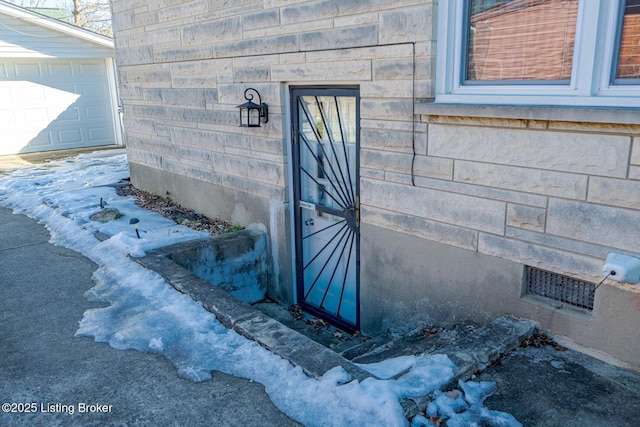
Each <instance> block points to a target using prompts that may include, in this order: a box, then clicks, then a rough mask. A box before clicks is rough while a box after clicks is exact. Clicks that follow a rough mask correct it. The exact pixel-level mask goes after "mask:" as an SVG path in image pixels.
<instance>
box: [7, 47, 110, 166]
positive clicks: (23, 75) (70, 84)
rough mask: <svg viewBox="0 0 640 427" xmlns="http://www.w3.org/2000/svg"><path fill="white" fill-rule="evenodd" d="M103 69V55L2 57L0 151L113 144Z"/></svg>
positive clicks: (10, 151)
mask: <svg viewBox="0 0 640 427" xmlns="http://www.w3.org/2000/svg"><path fill="white" fill-rule="evenodd" d="M106 75H107V73H106V69H105V63H104V61H103V60H92V59H15V60H14V59H3V60H2V62H1V63H0V111H6V110H8V111H11V114H3V118H2V119H1V120H0V122H1V123H3V125H4V127H5V128H6V129H5V131H4V132H3V139H2V141H1V142H0V154H14V153H19V152H20V153H27V152H33V151H46V150H56V149H63V148H80V147H91V146H98V145H108V144H115V143H116V138H115V134H114V131H115V123H116V122H115V121H114V120H115V117H114V111H113V108H114V107H112V105H111V104H112V102H111V95H110V89H109V83H108V81H107V80H106ZM2 76H4V77H2ZM5 135H12V137H11V138H10V139H9V138H6V137H5Z"/></svg>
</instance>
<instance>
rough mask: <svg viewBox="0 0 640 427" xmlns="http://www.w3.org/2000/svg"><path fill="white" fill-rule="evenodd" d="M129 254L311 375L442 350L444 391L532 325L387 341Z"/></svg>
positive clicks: (408, 410) (496, 325)
mask: <svg viewBox="0 0 640 427" xmlns="http://www.w3.org/2000/svg"><path fill="white" fill-rule="evenodd" d="M134 259H135V261H137V262H138V263H140V264H141V265H142V266H144V267H146V268H149V269H151V270H154V271H156V272H158V273H159V274H160V275H162V276H163V277H164V278H165V279H166V280H167V282H168V283H170V284H171V285H172V286H173V287H174V288H175V289H177V290H178V291H180V292H182V293H185V294H187V295H189V296H191V297H192V298H193V299H194V300H196V301H199V302H201V303H202V305H203V306H204V307H205V308H206V309H207V310H209V311H210V312H212V313H213V314H215V316H216V317H217V318H218V320H219V321H220V322H221V323H222V324H224V325H225V326H226V327H227V328H229V329H233V330H235V331H236V332H238V333H240V334H241V335H243V336H245V337H247V338H249V339H251V340H253V341H256V342H258V343H259V344H260V345H262V346H263V347H265V348H267V349H269V350H271V351H272V352H274V353H275V354H278V355H279V356H281V357H282V358H284V359H286V360H288V361H289V362H290V363H292V364H293V365H295V366H299V367H300V368H302V370H303V371H304V372H305V373H306V374H307V375H309V376H310V377H313V378H320V377H321V376H322V375H324V374H325V373H326V372H327V371H329V370H330V369H332V368H334V367H336V366H342V367H343V368H344V370H345V371H346V372H348V373H349V374H350V375H351V377H352V378H353V379H354V380H358V381H362V380H364V379H366V378H368V377H371V376H372V375H371V374H369V373H368V372H366V371H365V370H364V369H362V368H361V367H360V366H358V364H357V363H374V362H379V361H382V360H386V359H388V358H391V357H397V356H403V355H419V354H425V353H426V354H446V355H447V356H448V357H449V359H451V361H452V362H453V363H454V364H455V365H456V366H457V370H456V372H455V376H454V378H453V379H452V380H451V382H450V383H449V384H446V385H445V386H444V387H443V388H442V389H443V390H447V389H450V388H453V387H455V386H456V385H457V382H458V380H468V379H469V378H471V376H472V375H473V374H474V373H476V372H479V371H482V370H484V369H485V368H486V367H488V366H490V365H491V364H492V363H493V362H494V361H496V360H498V359H499V358H500V357H501V355H502V354H505V353H508V352H509V351H511V350H513V349H515V348H516V347H518V346H519V345H520V343H521V341H522V339H524V338H526V337H530V336H531V335H532V334H533V330H534V325H533V323H531V322H528V321H523V320H517V319H513V318H509V317H500V318H498V319H496V320H494V321H493V322H491V323H489V324H487V325H485V326H483V327H479V328H478V327H475V326H474V325H472V324H469V323H463V324H460V325H457V326H456V327H452V328H448V329H442V330H440V329H438V330H431V329H426V330H419V331H416V332H415V333H414V334H409V335H407V336H405V337H400V338H395V339H392V338H390V337H384V336H383V337H376V338H369V337H363V336H353V335H349V334H347V333H345V332H343V331H340V330H339V329H337V328H335V327H333V326H331V325H328V324H325V323H324V322H322V321H320V320H319V319H317V318H313V317H312V316H309V315H307V314H304V313H303V315H302V318H300V313H294V314H296V318H295V319H294V318H293V317H292V314H291V313H290V312H289V311H288V310H286V309H284V308H283V307H279V306H277V305H275V304H273V303H259V304H255V305H254V306H251V305H249V304H247V303H245V302H243V301H241V300H239V299H237V298H235V297H233V296H231V295H230V294H228V293H227V292H225V291H224V290H222V289H220V288H218V287H215V286H212V285H211V284H210V283H208V282H205V281H204V280H202V279H200V278H199V277H197V276H195V275H193V274H192V273H191V272H189V271H187V270H186V269H184V268H182V267H180V266H178V265H177V264H176V263H174V262H173V261H171V260H170V259H169V258H168V257H167V256H165V255H164V254H163V253H162V251H150V252H149V253H147V256H146V257H144V258H134ZM321 334H322V335H321ZM318 336H321V337H322V339H319V338H318ZM320 342H323V344H321V343H320ZM332 349H334V350H336V351H333V350H332ZM349 359H351V360H349ZM356 362H357V363H356ZM428 402H429V396H423V397H420V398H418V399H407V400H405V401H404V402H403V408H404V410H405V415H406V416H407V417H408V418H412V417H413V416H415V415H416V414H417V413H418V412H421V411H424V410H425V408H426V405H427V404H428Z"/></svg>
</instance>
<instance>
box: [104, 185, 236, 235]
mask: <svg viewBox="0 0 640 427" xmlns="http://www.w3.org/2000/svg"><path fill="white" fill-rule="evenodd" d="M116 191H117V193H118V195H119V196H132V197H133V198H135V199H136V204H137V205H138V206H140V207H142V208H144V209H147V210H149V211H152V212H157V213H159V214H160V215H162V216H164V217H165V218H168V219H170V220H172V221H174V222H175V223H176V224H181V225H184V226H187V227H189V228H191V229H194V230H198V231H208V232H209V233H210V234H223V233H227V232H230V231H237V230H239V229H240V228H241V227H238V226H237V225H233V224H231V223H230V222H228V221H224V220H221V219H217V218H214V219H212V218H209V217H207V216H205V215H202V214H200V213H198V212H196V211H194V210H192V209H188V208H185V207H182V206H180V205H179V204H178V203H175V202H174V201H172V200H171V198H170V197H169V196H166V197H162V196H158V195H156V194H152V193H149V192H147V191H143V190H139V189H137V188H135V187H134V186H133V185H131V184H128V185H125V186H122V187H118V188H117V189H116Z"/></svg>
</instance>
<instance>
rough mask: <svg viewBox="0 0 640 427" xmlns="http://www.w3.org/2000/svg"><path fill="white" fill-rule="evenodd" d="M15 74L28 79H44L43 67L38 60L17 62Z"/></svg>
mask: <svg viewBox="0 0 640 427" xmlns="http://www.w3.org/2000/svg"><path fill="white" fill-rule="evenodd" d="M14 70H15V76H16V78H18V79H27V80H34V81H41V80H42V78H43V77H42V68H40V64H39V63H37V62H30V63H23V64H15V67H14Z"/></svg>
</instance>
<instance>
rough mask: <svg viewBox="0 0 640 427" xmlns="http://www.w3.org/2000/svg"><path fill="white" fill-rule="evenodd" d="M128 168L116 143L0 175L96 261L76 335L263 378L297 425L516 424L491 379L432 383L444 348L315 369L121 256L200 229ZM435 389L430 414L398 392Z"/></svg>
mask: <svg viewBox="0 0 640 427" xmlns="http://www.w3.org/2000/svg"><path fill="white" fill-rule="evenodd" d="M128 177H129V170H128V166H127V159H126V154H125V152H124V150H108V151H98V152H95V153H91V154H83V155H80V156H77V157H74V158H69V159H65V160H61V161H56V162H51V163H49V164H48V165H46V166H45V167H27V168H21V169H16V170H15V171H13V172H11V173H9V174H6V175H5V174H0V206H3V207H7V208H11V209H12V210H13V211H14V213H16V214H23V215H27V216H29V217H31V218H34V219H35V220H37V221H38V222H40V223H41V224H43V225H44V226H45V227H46V228H47V229H48V230H49V232H50V233H51V243H52V244H55V245H60V246H64V247H66V248H69V249H72V250H75V251H77V252H79V253H81V254H83V255H85V256H86V257H88V258H90V259H91V260H92V261H94V262H95V263H96V264H97V265H98V269H97V270H96V271H95V273H94V274H93V277H92V279H93V287H92V288H91V289H90V290H88V291H87V293H86V294H85V297H86V298H89V299H90V300H92V301H99V302H102V303H104V304H105V306H104V307H100V308H93V309H89V310H87V311H86V312H85V313H84V315H83V317H82V319H79V321H80V322H79V328H78V331H77V332H76V334H75V335H76V336H79V337H80V336H82V337H91V338H93V339H94V340H95V341H96V342H98V343H107V344H108V345H110V346H111V347H113V348H114V349H117V350H126V349H134V350H137V351H140V352H145V353H156V354H161V355H162V356H164V357H166V358H167V359H168V360H169V361H170V362H171V363H172V364H173V366H175V368H176V373H177V375H179V376H180V377H183V378H186V379H189V380H191V381H194V382H200V381H207V380H208V379H210V378H211V371H214V370H217V371H221V372H224V373H227V374H231V375H235V376H238V377H243V378H247V379H251V380H253V381H256V382H259V383H261V384H263V385H264V387H265V390H266V392H267V393H268V395H269V397H270V398H271V400H272V401H273V403H274V404H275V405H276V407H278V409H280V410H281V411H282V412H284V413H286V414H287V415H289V416H290V417H291V418H293V419H295V420H297V421H298V422H300V423H302V424H304V425H305V426H344V425H367V426H385V427H392V426H409V425H411V426H413V427H419V426H420V427H422V426H432V425H433V424H432V423H430V421H429V419H428V417H442V418H443V419H446V420H447V426H448V427H457V426H474V425H476V426H480V425H483V426H500V427H511V426H521V424H520V423H519V422H518V421H517V420H516V419H515V418H513V416H511V415H510V414H507V413H504V412H498V411H492V410H490V409H488V408H486V407H485V406H484V400H485V399H486V398H487V397H488V396H490V395H491V393H493V392H494V391H495V390H496V385H495V383H491V382H472V381H469V382H460V383H459V384H458V385H459V387H458V389H456V390H450V391H448V392H440V391H438V390H439V388H440V387H441V386H442V385H443V384H446V383H447V382H448V381H449V380H450V379H451V378H453V374H454V372H455V370H456V367H455V365H454V364H453V363H452V362H451V361H450V360H449V358H448V357H447V356H446V355H442V354H436V355H419V356H403V357H399V358H394V359H389V360H386V361H384V362H381V363H378V364H372V365H359V366H360V367H362V368H363V369H365V370H367V371H369V372H370V373H372V375H373V376H372V377H371V378H367V379H366V380H363V381H357V380H352V379H351V378H350V377H349V374H348V373H347V372H346V371H344V369H342V368H341V367H336V368H333V369H332V370H330V371H328V372H327V373H326V374H325V375H324V376H323V377H321V378H319V379H314V378H310V377H307V376H306V375H305V374H304V373H303V372H302V370H301V369H300V368H299V367H294V366H293V365H291V364H290V363H289V362H288V361H286V360H284V359H282V358H281V357H279V356H277V355H275V354H273V353H271V352H270V351H268V350H266V349H265V348H263V347H261V346H260V345H259V344H257V343H255V342H253V341H251V340H248V339H247V338H244V337H242V336H240V335H239V334H237V333H236V332H235V331H233V330H228V329H226V328H225V327H224V326H223V325H222V324H221V323H220V322H218V321H217V319H216V318H215V316H214V315H213V314H212V313H210V312H208V311H207V310H205V309H204V308H203V307H202V305H201V304H200V303H198V302H196V301H194V300H192V299H191V298H190V297H189V296H187V295H184V294H182V293H180V292H177V291H176V290H175V289H174V288H173V287H171V285H169V284H167V283H166V282H165V281H164V279H163V278H162V277H161V276H159V275H158V274H157V273H155V272H152V271H150V270H146V269H145V268H143V267H142V266H140V265H139V264H137V263H136V262H134V261H133V260H131V259H129V255H131V256H134V257H141V256H144V254H145V251H148V250H151V249H156V248H160V247H164V246H168V245H171V244H174V243H178V242H181V241H187V240H193V239H201V238H205V237H207V234H206V233H204V232H197V231H194V230H191V229H189V228H187V227H184V226H181V225H176V224H175V223H173V222H172V221H170V220H168V219H166V218H163V217H162V216H160V215H159V214H156V213H153V212H150V211H147V210H145V209H142V208H141V207H139V206H137V205H136V204H135V201H134V199H133V198H132V197H120V196H118V195H117V194H116V192H115V189H114V187H112V186H110V185H111V184H115V183H118V182H119V181H120V180H122V179H124V178H128ZM101 200H102V201H103V202H106V203H107V205H106V206H107V207H111V208H117V209H118V210H119V211H120V212H121V213H122V217H121V218H120V219H117V220H113V221H110V222H108V223H100V222H96V221H92V220H90V216H91V215H92V214H93V213H95V212H97V211H99V210H100V207H99V205H100V201H101ZM134 217H135V218H138V219H139V220H140V222H139V232H140V238H137V237H136V234H135V230H134V229H133V228H132V227H131V226H130V225H129V220H130V219H131V218H134ZM98 231H99V232H101V233H103V234H106V235H107V236H110V238H109V239H107V240H105V241H103V242H100V241H99V240H97V239H96V238H95V237H94V234H95V233H96V232H98ZM89 286H91V285H89ZM407 370H408V371H407ZM404 371H407V372H406V373H404V374H403V375H401V376H400V377H398V378H396V379H389V378H392V377H394V376H396V375H398V374H399V373H401V372H404ZM432 391H435V393H434V400H433V401H432V402H431V403H430V405H429V407H428V410H427V413H426V414H425V415H418V416H416V417H415V418H414V419H413V420H407V419H406V418H405V417H404V415H403V410H402V406H401V404H400V402H401V400H402V399H403V398H404V397H412V396H413V397H418V396H424V395H427V394H428V393H430V392H432ZM327 408H331V409H330V410H327Z"/></svg>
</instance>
